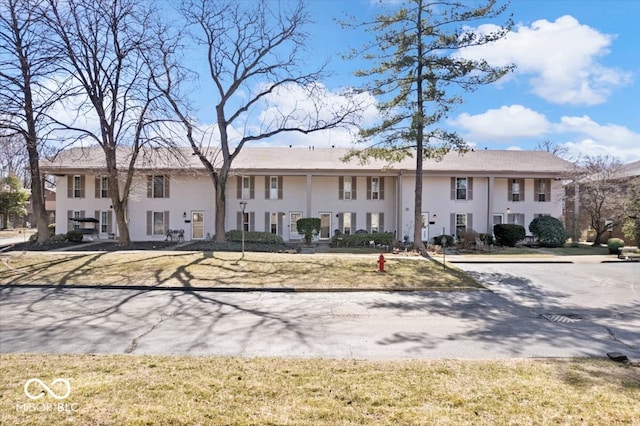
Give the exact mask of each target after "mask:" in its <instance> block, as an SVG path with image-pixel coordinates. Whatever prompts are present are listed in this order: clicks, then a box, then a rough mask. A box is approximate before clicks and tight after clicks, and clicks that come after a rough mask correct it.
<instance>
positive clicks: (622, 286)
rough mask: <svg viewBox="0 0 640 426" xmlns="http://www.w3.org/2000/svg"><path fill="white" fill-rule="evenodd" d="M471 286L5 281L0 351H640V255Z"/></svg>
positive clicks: (510, 273) (482, 268)
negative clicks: (346, 288) (202, 286)
mask: <svg viewBox="0 0 640 426" xmlns="http://www.w3.org/2000/svg"><path fill="white" fill-rule="evenodd" d="M459 266H460V267H461V268H463V269H465V270H467V271H469V273H471V274H473V275H474V276H475V277H476V278H477V279H478V280H480V281H481V282H483V283H484V284H485V285H486V286H487V290H484V291H470V292H402V293H389V292H353V293H331V292H330V293H287V292H239V293H228V292H183V291H166V290H147V291H140V290H98V289H86V288H82V289H79V288H77V289H73V288H20V287H4V288H1V289H0V352H2V353H22V352H40V353H42V352H46V353H107V354H116V353H134V354H184V355H186V354H188V355H207V356H246V357H253V356H286V357H329V358H353V359H380V358H392V359H393V358H466V359H468V358H509V357H568V356H605V355H606V353H607V352H613V351H615V352H621V353H624V354H626V355H627V356H629V358H631V359H636V360H638V359H640V281H639V280H640V263H615V264H601V263H593V264H583V263H581V264H460V265H459Z"/></svg>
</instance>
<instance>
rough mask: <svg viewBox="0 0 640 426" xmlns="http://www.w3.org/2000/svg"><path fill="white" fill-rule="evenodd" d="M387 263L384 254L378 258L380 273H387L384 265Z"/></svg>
mask: <svg viewBox="0 0 640 426" xmlns="http://www.w3.org/2000/svg"><path fill="white" fill-rule="evenodd" d="M385 262H386V260H385V259H384V254H381V255H380V257H379V258H378V272H386V271H385V270H384V263H385Z"/></svg>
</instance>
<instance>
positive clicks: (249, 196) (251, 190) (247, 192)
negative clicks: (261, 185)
mask: <svg viewBox="0 0 640 426" xmlns="http://www.w3.org/2000/svg"><path fill="white" fill-rule="evenodd" d="M268 182H269V181H268V180H267V189H268ZM255 189H256V177H255V176H238V182H237V192H236V198H238V199H239V200H253V199H254V198H255Z"/></svg>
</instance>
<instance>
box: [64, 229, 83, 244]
mask: <svg viewBox="0 0 640 426" xmlns="http://www.w3.org/2000/svg"><path fill="white" fill-rule="evenodd" d="M83 236H84V235H83V234H82V231H81V230H79V229H72V230H71V231H69V232H67V240H68V241H70V242H72V243H79V242H81V241H82V237H83Z"/></svg>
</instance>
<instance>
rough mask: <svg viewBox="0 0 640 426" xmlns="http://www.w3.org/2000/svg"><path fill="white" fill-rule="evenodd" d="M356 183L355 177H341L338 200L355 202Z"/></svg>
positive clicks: (339, 179)
mask: <svg viewBox="0 0 640 426" xmlns="http://www.w3.org/2000/svg"><path fill="white" fill-rule="evenodd" d="M356 182H357V180H356V177H355V176H340V177H339V178H338V199H339V200H355V199H356Z"/></svg>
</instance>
